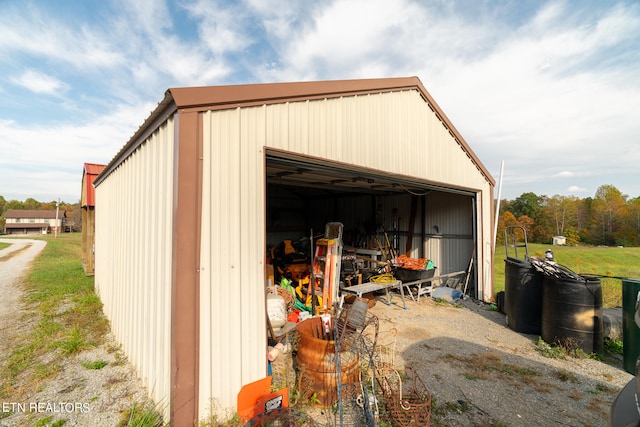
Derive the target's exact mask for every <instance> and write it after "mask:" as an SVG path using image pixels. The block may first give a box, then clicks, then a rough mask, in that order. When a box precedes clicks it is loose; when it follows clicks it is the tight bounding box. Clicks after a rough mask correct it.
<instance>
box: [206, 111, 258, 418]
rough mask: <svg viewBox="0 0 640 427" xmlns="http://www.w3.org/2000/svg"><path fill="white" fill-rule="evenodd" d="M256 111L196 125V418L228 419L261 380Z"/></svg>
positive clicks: (210, 116) (219, 115) (223, 114)
mask: <svg viewBox="0 0 640 427" xmlns="http://www.w3.org/2000/svg"><path fill="white" fill-rule="evenodd" d="M260 111H261V109H260V108H259V109H257V111H256V109H249V110H240V109H237V110H226V111H219V112H215V113H205V114H204V117H203V140H204V143H203V189H202V242H201V263H200V265H201V271H200V377H199V380H200V382H199V395H200V405H199V414H200V417H201V418H202V417H204V416H206V415H207V414H209V413H210V411H211V410H212V409H213V410H214V411H223V412H224V411H226V410H228V409H230V410H231V413H233V412H234V411H235V409H236V402H237V401H236V397H237V393H238V392H239V391H240V388H241V387H242V386H243V385H245V384H247V383H250V382H253V381H256V380H258V379H260V378H264V376H265V375H266V363H267V362H266V355H265V349H266V320H265V319H266V317H265V292H264V291H265V283H264V268H265V266H264V260H265V247H266V243H265V219H264V218H265V183H264V180H265V174H264V155H263V149H262V147H263V145H264V141H263V140H264V128H265V124H264V113H262V114H260ZM256 113H257V114H256ZM212 402H213V403H212ZM212 404H213V405H214V408H211V405H212Z"/></svg>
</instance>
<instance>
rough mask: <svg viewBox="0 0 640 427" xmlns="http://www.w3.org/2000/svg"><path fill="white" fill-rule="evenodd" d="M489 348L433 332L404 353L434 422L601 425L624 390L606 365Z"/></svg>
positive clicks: (438, 423)
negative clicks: (536, 358) (422, 385)
mask: <svg viewBox="0 0 640 427" xmlns="http://www.w3.org/2000/svg"><path fill="white" fill-rule="evenodd" d="M479 314H482V312H479ZM496 315H499V313H491V312H490V313H489V314H488V316H490V317H488V318H490V319H491V320H493V319H492V318H495V319H496V321H497V320H499V317H498V316H496ZM485 317H486V316H485ZM503 317H504V316H503ZM488 345H489V346H491V347H489V346H482V345H478V344H475V343H471V342H467V341H464V340H460V339H453V338H442V337H438V338H431V339H425V340H422V341H419V342H416V343H415V344H412V345H411V346H409V347H408V348H407V349H406V350H405V351H404V352H403V353H402V356H403V358H404V360H405V363H406V364H407V365H408V366H411V367H412V368H413V369H415V370H416V371H417V372H418V374H419V375H420V377H421V378H422V380H423V381H424V383H425V385H426V386H427V388H428V389H429V390H430V392H431V394H432V396H433V398H434V402H435V405H434V409H433V413H432V420H433V422H432V425H439V426H494V425H501V426H576V427H578V426H580V427H582V426H602V425H606V422H607V417H608V411H609V407H610V406H611V403H612V402H613V400H614V398H615V396H616V394H617V393H618V391H619V390H620V388H621V387H620V386H616V385H613V384H615V382H612V381H613V380H615V379H616V378H614V376H613V375H614V374H612V373H610V372H609V371H608V370H607V369H602V368H601V369H599V367H602V366H604V365H603V364H601V363H600V362H597V361H595V360H588V361H587V360H580V361H578V362H579V363H578V362H577V361H575V360H571V359H567V360H557V359H550V361H549V363H548V364H547V363H540V362H537V361H534V360H532V359H529V358H526V357H522V356H519V355H517V354H511V353H507V352H504V351H501V350H500V349H499V347H500V343H495V345H492V343H488ZM585 366H587V367H586V368H585ZM609 369H611V368H609ZM618 380H619V381H618V383H620V379H618ZM623 380H624V381H626V376H625V378H624V379H623Z"/></svg>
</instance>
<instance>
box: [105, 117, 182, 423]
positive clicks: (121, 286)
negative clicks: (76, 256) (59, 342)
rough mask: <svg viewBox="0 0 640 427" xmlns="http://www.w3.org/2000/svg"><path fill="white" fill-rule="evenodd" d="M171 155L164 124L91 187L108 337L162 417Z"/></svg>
mask: <svg viewBox="0 0 640 427" xmlns="http://www.w3.org/2000/svg"><path fill="white" fill-rule="evenodd" d="M173 153H174V126H173V120H172V119H169V120H168V121H167V122H165V123H164V124H163V125H162V126H160V127H159V128H158V129H157V130H156V131H155V132H154V133H153V134H152V135H150V136H149V138H148V139H147V140H146V141H145V142H144V143H143V144H141V145H140V147H138V148H137V149H136V150H135V151H134V152H133V153H132V154H131V155H130V156H129V157H128V158H127V159H126V160H125V161H124V162H123V163H122V164H120V165H119V166H118V167H117V168H116V169H115V170H114V171H112V172H111V174H110V175H109V176H108V178H107V179H105V180H104V181H103V182H102V183H101V184H100V185H99V186H98V187H97V188H96V224H97V227H96V260H95V262H96V276H95V277H96V282H95V283H96V290H97V292H98V294H99V295H100V298H101V300H102V302H103V304H104V311H105V314H106V315H107V317H108V318H109V320H110V321H111V327H112V331H113V333H114V334H115V336H116V338H117V339H118V341H120V343H121V344H122V347H123V350H124V352H125V353H126V355H127V357H128V358H129V360H130V361H131V362H132V363H133V365H134V366H135V367H136V369H137V370H138V373H139V375H140V377H141V378H142V380H143V382H144V384H145V386H146V387H147V388H148V390H149V393H150V395H151V396H152V397H153V398H154V400H155V401H156V402H158V403H159V404H160V405H161V406H162V407H163V409H164V410H165V412H166V411H168V409H169V397H170V389H171V386H170V366H171V343H170V336H171V334H170V325H171V274H172V272H171V265H172V238H173V236H172V223H173V210H172V205H173V157H174V156H173ZM165 415H166V416H167V419H168V412H167V413H166V414H165Z"/></svg>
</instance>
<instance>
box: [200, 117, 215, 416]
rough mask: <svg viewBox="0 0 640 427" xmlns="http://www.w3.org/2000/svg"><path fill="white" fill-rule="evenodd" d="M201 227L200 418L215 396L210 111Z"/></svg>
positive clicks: (205, 136)
mask: <svg viewBox="0 0 640 427" xmlns="http://www.w3.org/2000/svg"><path fill="white" fill-rule="evenodd" d="M202 127H203V133H202V135H203V136H202V145H203V150H202V153H203V154H202V159H203V160H202V226H201V230H200V232H201V241H200V357H199V365H200V368H199V370H200V381H199V383H198V389H199V393H198V395H199V402H198V414H199V416H200V418H202V417H203V416H205V415H206V416H209V415H212V414H211V413H210V412H211V409H212V408H210V407H209V406H208V397H209V396H211V395H212V373H211V361H212V341H211V301H212V300H211V287H212V275H211V272H212V270H213V268H212V264H211V258H212V257H211V241H212V236H211V191H212V189H211V187H212V182H211V180H212V178H211V112H205V113H203V119H202Z"/></svg>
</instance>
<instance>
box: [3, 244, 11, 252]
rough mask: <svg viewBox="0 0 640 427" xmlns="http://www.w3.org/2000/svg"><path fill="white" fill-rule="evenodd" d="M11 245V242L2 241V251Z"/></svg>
mask: <svg viewBox="0 0 640 427" xmlns="http://www.w3.org/2000/svg"><path fill="white" fill-rule="evenodd" d="M10 245H11V243H5V242H0V251H1V250H3V249H4V248H7V247H9V246H10Z"/></svg>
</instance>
